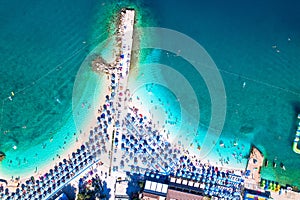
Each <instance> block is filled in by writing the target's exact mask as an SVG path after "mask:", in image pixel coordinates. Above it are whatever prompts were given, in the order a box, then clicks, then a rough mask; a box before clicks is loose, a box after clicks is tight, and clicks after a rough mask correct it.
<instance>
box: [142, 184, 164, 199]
mask: <svg viewBox="0 0 300 200" xmlns="http://www.w3.org/2000/svg"><path fill="white" fill-rule="evenodd" d="M144 192H146V193H150V194H155V195H158V196H166V195H167V192H168V185H167V184H163V183H159V182H155V181H149V180H146V182H145V187H144Z"/></svg>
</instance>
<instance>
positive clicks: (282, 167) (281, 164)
mask: <svg viewBox="0 0 300 200" xmlns="http://www.w3.org/2000/svg"><path fill="white" fill-rule="evenodd" d="M280 168H281V169H283V170H285V166H284V165H283V163H282V162H281V163H280Z"/></svg>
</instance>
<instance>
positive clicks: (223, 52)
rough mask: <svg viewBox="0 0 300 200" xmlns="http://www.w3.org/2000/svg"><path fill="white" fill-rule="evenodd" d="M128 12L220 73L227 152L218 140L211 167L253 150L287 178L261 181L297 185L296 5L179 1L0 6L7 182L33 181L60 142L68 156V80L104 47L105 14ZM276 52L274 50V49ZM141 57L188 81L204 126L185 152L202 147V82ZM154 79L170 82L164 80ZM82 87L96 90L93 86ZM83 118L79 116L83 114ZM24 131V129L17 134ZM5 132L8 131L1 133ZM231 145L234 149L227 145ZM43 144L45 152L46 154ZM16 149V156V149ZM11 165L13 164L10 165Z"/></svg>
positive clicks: (182, 65)
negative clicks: (183, 38)
mask: <svg viewBox="0 0 300 200" xmlns="http://www.w3.org/2000/svg"><path fill="white" fill-rule="evenodd" d="M46 4H49V5H46ZM129 4H131V5H135V7H138V8H140V12H143V13H141V15H140V16H142V17H141V18H140V19H139V21H144V22H145V21H147V23H144V24H143V25H147V24H150V25H154V24H155V25H158V26H162V27H166V28H171V29H174V30H177V31H179V32H182V33H184V34H187V35H188V36H190V37H192V38H193V39H195V40H196V41H198V42H199V43H200V44H201V45H202V46H204V48H205V49H206V50H207V52H208V53H209V54H210V56H211V57H212V58H213V60H214V61H215V63H216V65H217V66H218V68H219V71H220V73H221V75H222V78H223V81H224V84H225V89H226V94H227V116H226V121H225V126H224V129H223V132H222V136H221V138H220V140H222V141H223V142H224V143H225V146H226V148H221V147H219V145H218V143H219V142H220V141H215V142H216V144H217V145H216V147H215V149H214V151H213V152H212V154H215V155H216V158H217V160H218V159H219V157H222V158H223V159H228V158H229V160H230V162H229V163H230V165H235V164H236V165H238V164H240V163H239V162H240V161H242V162H243V163H245V162H246V159H243V157H244V156H245V155H247V154H248V152H249V148H250V145H251V144H255V145H256V146H258V147H259V148H260V149H261V150H262V151H263V153H265V155H266V157H267V158H268V159H269V160H273V159H274V158H275V157H276V158H277V160H278V162H283V163H284V164H285V166H286V169H287V170H286V171H282V170H281V169H280V168H276V169H273V168H272V167H268V168H263V171H262V172H263V177H266V178H270V179H273V180H277V181H280V182H281V183H291V184H296V185H300V183H299V180H300V175H299V173H297V169H298V166H299V164H300V157H299V155H297V154H294V153H293V152H292V149H291V143H292V141H293V139H294V131H295V124H294V122H295V121H294V119H295V117H296V111H297V107H299V104H300V103H299V102H300V100H299V98H300V95H299V93H300V89H299V88H300V83H299V82H298V81H297V80H299V75H298V74H299V73H297V71H299V66H300V60H299V58H300V55H299V54H300V53H299V52H300V51H299V48H300V40H299V38H300V37H299V36H300V30H299V26H298V24H299V21H300V19H299V18H300V17H299V15H298V12H297V11H298V10H299V8H300V5H299V3H298V2H297V1H288V2H274V1H268V2H264V3H262V2H260V1H251V2H249V3H248V5H247V4H245V2H239V1H232V2H231V3H228V2H226V3H225V2H223V1H218V2H214V3H202V1H201V2H198V1H194V2H193V1H191V2H190V3H189V4H187V3H186V2H185V1H177V2H176V3H174V2H173V1H163V2H161V1H151V2H148V1H147V2H146V3H145V2H142V1H138V2H135V1H132V2H129V3H111V4H110V3H108V2H104V4H102V2H100V3H97V2H96V1H91V2H90V3H86V2H85V1H80V2H77V3H74V2H73V1H68V2H64V4H63V5H62V4H61V2H57V3H55V2H52V3H51V5H50V3H49V2H48V3H47V2H46V1H45V2H33V3H31V4H29V3H28V2H26V3H22V2H21V3H20V2H18V6H15V5H16V2H14V1H6V2H2V3H1V6H0V13H1V14H0V26H1V30H2V31H1V32H0V43H1V45H0V61H1V62H0V63H1V64H0V66H1V67H0V76H1V77H0V80H1V84H0V90H1V93H0V97H1V99H3V104H2V105H0V106H1V109H2V115H1V118H0V119H1V123H0V124H1V139H0V150H1V151H4V152H6V153H7V159H5V161H4V162H3V163H2V164H1V165H0V172H1V173H0V174H1V175H2V174H4V175H6V176H8V177H9V176H10V175H12V174H15V175H17V174H18V173H23V172H24V171H27V172H28V173H31V172H32V171H34V170H35V166H40V167H42V166H43V165H45V163H46V162H47V159H50V160H51V159H52V157H53V155H56V154H58V153H61V152H62V151H63V149H61V148H60V146H62V145H63V144H64V141H66V142H67V143H66V144H65V148H67V146H69V145H71V144H72V143H74V141H75V138H76V137H74V136H73V133H74V132H75V131H76V126H75V123H74V120H73V116H72V109H71V108H72V92H73V84H74V80H75V76H76V74H77V71H78V69H79V66H80V64H81V62H82V61H83V59H84V58H85V56H86V55H87V54H88V53H89V52H90V51H91V50H92V49H93V48H94V46H95V45H97V43H99V42H100V41H102V40H104V39H105V37H106V36H105V35H101V34H102V33H104V32H106V31H107V29H108V27H109V26H108V24H107V23H106V20H110V19H111V17H112V15H111V13H113V12H115V11H117V9H119V8H120V7H122V6H126V5H129ZM111 5H113V6H111ZM170 5H172V6H170ZM141 8H142V9H141ZM149 16H151V17H149ZM147 18H149V19H147ZM152 20H153V21H155V23H154V22H153V21H152ZM139 25H141V24H139ZM110 31H113V30H110ZM288 38H291V40H290V41H288ZM83 41H85V43H83ZM273 45H276V46H277V48H276V49H274V48H272V46H273ZM277 49H278V50H280V53H277V52H276V50H277ZM76 52H78V53H76ZM143 54H145V55H142V56H143V57H145V60H144V62H145V63H151V62H159V63H163V64H166V65H168V66H172V67H173V68H175V69H177V70H178V71H179V72H180V73H181V74H183V75H184V76H185V77H187V78H188V79H189V80H190V83H191V85H192V86H193V88H194V90H195V92H196V93H197V97H198V102H199V105H200V109H201V112H200V115H201V120H200V126H199V127H198V131H197V132H198V136H195V135H194V134H190V135H189V136H188V137H189V138H188V139H190V140H188V141H187V145H188V144H189V143H190V141H192V142H193V146H192V147H190V148H191V149H192V148H196V147H197V144H198V143H200V145H203V144H201V142H202V141H203V136H204V135H205V133H206V131H207V127H208V124H209V121H210V117H211V115H210V112H211V109H210V108H211V102H210V98H209V93H208V91H207V88H206V86H205V82H204V81H203V80H202V78H201V77H200V76H195V73H194V71H192V70H191V68H189V69H190V70H186V68H187V67H188V66H190V65H189V64H188V63H187V62H186V61H184V60H182V59H180V58H177V57H176V58H175V57H170V56H167V54H166V53H165V52H155V51H154V53H153V52H152V53H151V54H149V52H145V53H143ZM69 57H70V59H67V58H69ZM190 67H191V66H190ZM140 71H141V72H142V71H143V69H141V70H140ZM45 74H46V75H45ZM158 78H159V79H161V80H164V78H165V81H166V80H167V79H166V77H158ZM86 81H91V82H95V83H97V81H98V80H97V79H93V78H91V79H87V80H86ZM33 82H34V83H33ZM244 82H246V86H245V88H243V83H244ZM89 84H91V85H93V84H92V83H88V84H87V85H89ZM169 84H171V83H169ZM156 90H157V91H156V92H153V93H154V94H155V96H157V97H159V98H160V99H162V101H165V102H163V103H164V105H167V104H168V103H169V104H170V107H169V109H170V110H172V111H169V112H172V113H174V114H173V115H174V116H176V115H180V114H181V112H178V104H176V103H175V102H176V101H175V100H176V99H174V98H176V97H174V94H171V93H168V92H166V91H165V88H164V89H162V87H157V88H156ZM11 91H14V93H15V96H14V98H13V101H9V100H8V99H7V97H8V96H9V95H10V93H11ZM86 94H87V98H83V101H89V98H88V97H89V96H90V94H92V91H87V92H86ZM91 98H93V97H91ZM157 100H158V98H156V100H154V101H157ZM167 101H168V102H167ZM172 101H174V104H172ZM154 103H156V104H158V105H159V104H160V103H159V102H158V101H157V102H154ZM79 108H80V105H79ZM83 113H84V114H83V116H82V117H84V115H87V114H88V113H89V111H87V110H86V112H83ZM78 119H81V117H79V118H78ZM78 119H76V120H78ZM79 121H80V120H79ZM183 123H184V122H183ZM187 124H188V123H187ZM24 126H26V128H22V127H24ZM187 128H188V127H187ZM6 130H9V132H7V133H6V134H3V132H4V131H6ZM188 131H190V132H193V130H187V132H188ZM77 133H78V132H77ZM182 134H185V133H182ZM52 136H53V142H52V143H50V139H51V137H52ZM66 137H67V138H66ZM179 137H180V135H178V138H179ZM65 138H66V139H65ZM178 140H180V139H178ZM54 141H58V142H55V143H54ZM236 141H237V142H238V146H237V147H235V146H234V145H233V143H234V142H236ZM45 143H46V146H47V147H46V148H45V149H43V144H45ZM13 145H17V146H18V149H17V150H13V149H12V147H13ZM51 145H53V146H51ZM50 146H51V148H49V147H50ZM30 147H31V148H30ZM195 150H196V149H195ZM36 151H40V152H42V153H40V155H41V154H42V155H43V157H44V158H45V159H42V156H39V155H38V156H37V157H35V152H36ZM17 157H18V158H17ZM25 157H26V159H27V160H28V162H27V163H26V162H24V158H25ZM227 157H228V158H227ZM10 160H13V162H12V163H11V164H10V162H9V161H10ZM19 161H21V162H20V165H19ZM9 165H10V166H11V167H9ZM12 166H13V167H14V170H12Z"/></svg>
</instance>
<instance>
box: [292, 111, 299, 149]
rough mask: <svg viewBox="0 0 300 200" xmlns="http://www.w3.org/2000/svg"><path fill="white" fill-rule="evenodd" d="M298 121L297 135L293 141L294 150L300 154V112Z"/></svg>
mask: <svg viewBox="0 0 300 200" xmlns="http://www.w3.org/2000/svg"><path fill="white" fill-rule="evenodd" d="M297 123H298V124H297V130H296V137H295V139H294V142H293V151H294V152H295V153H297V154H300V149H299V148H298V143H299V140H300V114H298V117H297Z"/></svg>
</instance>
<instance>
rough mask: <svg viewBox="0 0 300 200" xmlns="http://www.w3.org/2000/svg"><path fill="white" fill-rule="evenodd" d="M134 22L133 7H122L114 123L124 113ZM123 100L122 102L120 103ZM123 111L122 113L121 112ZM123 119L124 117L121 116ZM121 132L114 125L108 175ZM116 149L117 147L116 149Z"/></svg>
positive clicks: (118, 38) (119, 25)
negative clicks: (124, 95) (116, 114)
mask: <svg viewBox="0 0 300 200" xmlns="http://www.w3.org/2000/svg"><path fill="white" fill-rule="evenodd" d="M134 22H135V10H134V9H129V8H126V9H122V11H121V13H120V19H119V24H118V31H117V40H118V41H120V43H119V44H120V46H121V48H120V55H119V57H118V58H117V61H116V68H115V69H114V72H115V73H116V77H115V79H114V80H115V84H116V85H117V86H118V87H117V88H116V90H117V92H116V93H117V96H118V98H116V99H115V101H114V102H113V105H115V109H116V111H117V113H119V114H120V115H119V117H117V118H116V119H115V123H116V122H117V121H118V120H119V121H121V120H122V117H123V116H124V115H125V113H124V112H123V111H124V110H126V108H127V106H126V101H125V100H123V94H124V93H125V91H126V89H127V82H128V75H129V70H130V64H131V62H130V59H131V53H132V45H133V29H134ZM122 102H123V103H122ZM122 113H123V114H122ZM123 119H124V118H123ZM117 132H118V133H119V132H122V130H120V129H119V128H117V127H116V126H114V130H113V131H112V137H111V138H112V141H111V148H110V165H109V175H110V174H111V170H112V163H113V162H112V161H113V157H114V155H113V153H114V149H113V148H114V141H115V140H118V135H115V133H117ZM116 151H117V149H116Z"/></svg>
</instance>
